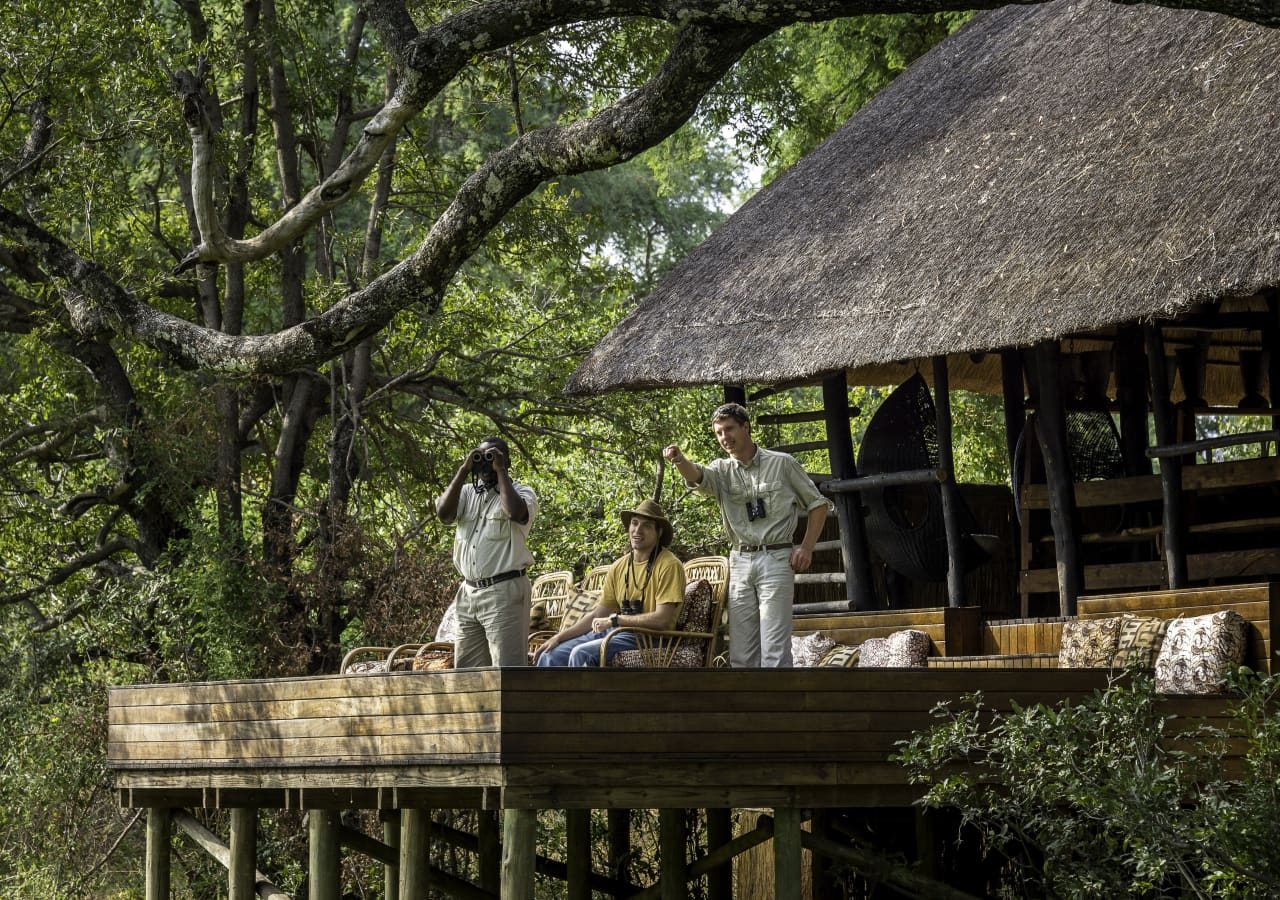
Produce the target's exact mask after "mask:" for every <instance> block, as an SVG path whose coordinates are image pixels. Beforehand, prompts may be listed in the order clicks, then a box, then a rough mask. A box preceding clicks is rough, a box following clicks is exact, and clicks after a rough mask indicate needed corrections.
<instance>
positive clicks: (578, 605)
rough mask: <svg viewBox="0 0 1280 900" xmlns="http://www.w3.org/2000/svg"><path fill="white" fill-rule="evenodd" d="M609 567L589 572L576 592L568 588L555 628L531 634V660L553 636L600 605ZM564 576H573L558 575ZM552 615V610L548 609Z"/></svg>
mask: <svg viewBox="0 0 1280 900" xmlns="http://www.w3.org/2000/svg"><path fill="white" fill-rule="evenodd" d="M608 571H609V567H608V566H596V567H595V568H594V569H592V570H591V571H590V572H588V573H587V574H586V575H585V576H584V577H583V579H582V583H581V584H579V585H578V587H577V589H576V590H574V589H573V586H572V585H569V586H568V587H567V588H566V593H565V597H564V599H563V600H562V601H561V607H560V612H559V615H558V617H557V618H555V619H554V620H553V622H552V624H553V625H554V627H553V628H548V629H542V630H539V631H533V632H530V634H529V659H530V660H532V659H533V654H534V653H536V652H537V650H538V648H539V647H541V646H542V645H543V644H545V643H546V642H547V640H548V639H550V638H551V636H552V635H555V634H557V633H558V632H561V631H563V630H564V629H566V628H568V627H569V626H571V625H576V624H578V622H580V621H581V620H582V617H583V616H585V615H587V614H588V613H590V612H591V611H592V610H593V609H595V608H596V606H598V605H599V603H600V591H601V589H603V587H604V576H605V575H606V574H607V573H608ZM556 574H557V575H563V576H564V577H565V578H566V579H571V578H572V577H573V576H572V575H571V574H570V573H568V572H563V573H559V572H557V573H556ZM548 614H550V608H548Z"/></svg>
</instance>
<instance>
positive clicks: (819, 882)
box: [809, 369, 1022, 900]
mask: <svg viewBox="0 0 1280 900" xmlns="http://www.w3.org/2000/svg"><path fill="white" fill-rule="evenodd" d="M1018 371H1019V373H1021V371H1022V370H1021V369H1019V370H1018ZM1019 378H1021V374H1019ZM809 829H810V830H811V831H812V832H813V833H814V834H815V835H817V836H819V837H823V838H826V839H828V840H831V839H832V830H831V810H828V809H815V810H814V811H813V818H812V819H810V820H809ZM809 868H810V872H811V875H812V879H811V883H812V884H813V900H839V898H841V897H843V896H844V891H842V890H841V889H840V887H839V885H837V884H836V883H835V880H834V878H833V877H832V865H831V860H829V859H827V858H826V857H825V856H823V855H822V854H821V853H811V854H809Z"/></svg>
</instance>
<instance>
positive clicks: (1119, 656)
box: [1111, 614, 1169, 669]
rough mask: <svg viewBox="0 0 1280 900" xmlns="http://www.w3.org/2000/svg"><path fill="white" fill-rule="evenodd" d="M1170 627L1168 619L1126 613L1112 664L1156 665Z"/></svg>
mask: <svg viewBox="0 0 1280 900" xmlns="http://www.w3.org/2000/svg"><path fill="white" fill-rule="evenodd" d="M1168 628H1169V620H1168V619H1152V618H1147V617H1145V616H1131V615H1128V614H1126V615H1125V616H1124V617H1123V618H1122V619H1121V621H1120V637H1119V640H1118V641H1117V644H1116V652H1115V654H1114V655H1113V656H1112V657H1111V665H1112V667H1114V668H1117V669H1123V668H1124V667H1125V666H1132V665H1136V666H1139V667H1141V668H1143V669H1151V668H1154V667H1155V664H1156V655H1157V654H1159V652H1160V644H1161V643H1162V642H1163V641H1164V633H1165V631H1166V630H1168Z"/></svg>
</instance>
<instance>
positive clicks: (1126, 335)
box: [1116, 325, 1151, 475]
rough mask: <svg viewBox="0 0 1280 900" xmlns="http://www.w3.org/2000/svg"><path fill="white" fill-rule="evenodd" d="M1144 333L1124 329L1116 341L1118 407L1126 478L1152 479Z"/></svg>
mask: <svg viewBox="0 0 1280 900" xmlns="http://www.w3.org/2000/svg"><path fill="white" fill-rule="evenodd" d="M1149 385H1150V376H1149V375H1148V374H1147V354H1146V350H1145V348H1144V347H1143V345H1142V329H1141V328H1139V327H1138V326H1136V325H1122V326H1120V330H1119V334H1118V337H1117V340H1116V405H1117V406H1119V407H1120V455H1121V456H1122V457H1123V458H1124V467H1125V474H1126V475H1150V474H1151V460H1149V459H1147V454H1146V450H1147V443H1148V440H1147V411H1148V409H1149V405H1148V400H1147V398H1148V396H1149V394H1150V391H1149V390H1148V386H1149Z"/></svg>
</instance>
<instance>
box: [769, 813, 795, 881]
mask: <svg viewBox="0 0 1280 900" xmlns="http://www.w3.org/2000/svg"><path fill="white" fill-rule="evenodd" d="M773 896H774V898H775V900H800V809H799V808H798V807H795V806H786V807H778V808H776V809H775V810H774V811H773Z"/></svg>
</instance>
